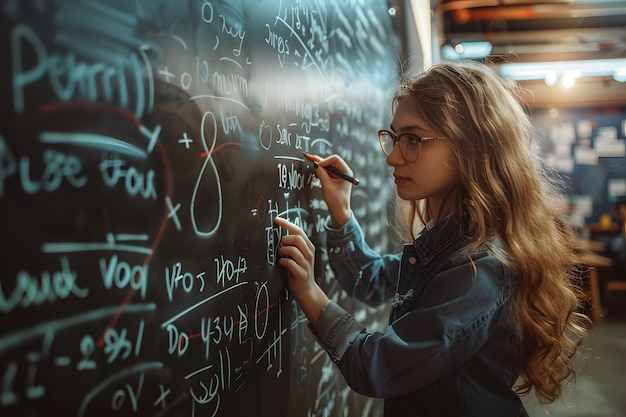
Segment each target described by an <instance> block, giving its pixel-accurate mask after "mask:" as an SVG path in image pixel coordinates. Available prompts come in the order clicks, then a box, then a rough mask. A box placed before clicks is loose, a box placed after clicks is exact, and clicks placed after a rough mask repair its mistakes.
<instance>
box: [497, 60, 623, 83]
mask: <svg viewBox="0 0 626 417" xmlns="http://www.w3.org/2000/svg"><path fill="white" fill-rule="evenodd" d="M499 72H500V75H502V76H503V77H504V78H509V79H511V80H515V81H531V80H546V84H547V83H548V81H547V80H548V79H551V80H552V79H554V76H555V75H556V77H557V78H562V77H563V76H564V75H565V74H567V73H574V74H576V78H582V77H613V78H615V80H616V81H620V82H626V59H624V58H620V59H593V60H586V61H557V62H523V63H518V64H502V65H501V66H500V69H499Z"/></svg>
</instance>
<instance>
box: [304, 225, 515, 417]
mask: <svg viewBox="0 0 626 417" xmlns="http://www.w3.org/2000/svg"><path fill="white" fill-rule="evenodd" d="M327 233H328V247H329V257H330V265H331V267H332V269H333V271H334V272H335V275H336V279H337V281H338V282H339V283H340V284H341V286H342V287H343V289H344V290H345V291H347V292H348V293H349V294H351V295H352V296H353V297H354V298H357V299H359V300H361V301H363V302H365V303H367V304H368V305H371V306H378V305H381V304H382V303H384V302H391V304H392V307H391V314H390V320H389V326H388V327H387V329H386V330H385V332H384V333H380V332H367V330H366V329H365V328H364V327H363V326H362V325H361V324H359V323H358V322H356V321H355V319H354V318H353V317H352V316H351V315H350V314H349V313H347V312H346V311H345V310H344V309H343V308H342V307H340V306H339V305H338V304H337V303H335V302H333V301H331V302H329V303H328V305H327V306H326V307H325V308H324V310H323V311H322V314H321V317H320V320H319V323H318V325H317V327H314V328H313V327H312V329H313V331H314V333H315V334H316V337H317V340H318V343H319V344H320V345H321V346H322V348H323V349H324V350H325V351H326V352H327V353H328V354H329V355H330V357H331V359H332V360H333V361H334V362H335V363H336V364H337V366H338V367H339V369H340V370H341V372H342V374H343V375H344V377H345V380H346V382H347V383H348V385H350V387H352V389H353V390H355V391H356V392H358V393H361V394H364V395H367V396H370V397H377V398H384V399H385V405H384V409H385V416H389V417H391V416H394V417H402V416H413V417H415V416H420V417H457V416H458V417H490V416H494V417H518V416H527V414H526V411H525V410H524V407H523V405H522V403H521V401H520V399H519V397H518V395H517V394H515V392H513V390H512V387H513V385H514V384H515V382H516V380H517V378H518V376H519V368H520V360H521V357H522V356H521V352H520V350H521V348H520V343H519V338H518V337H517V334H518V333H517V332H516V327H515V324H514V323H513V322H512V321H511V319H510V314H509V309H510V302H511V282H510V273H509V270H508V269H507V268H506V267H505V266H504V265H503V264H502V263H501V262H500V261H499V260H498V259H496V258H495V257H494V256H493V255H492V254H491V253H489V252H488V251H487V250H485V249H483V250H479V251H477V252H475V253H473V254H472V260H473V264H472V262H471V260H470V259H469V257H468V255H467V242H465V241H464V240H463V239H462V238H461V235H460V232H459V225H458V224H456V223H454V222H453V221H452V220H444V221H442V222H440V223H439V224H437V225H436V226H435V227H434V228H433V229H432V230H428V231H426V232H424V233H422V235H421V236H420V237H418V238H417V239H416V240H415V241H414V242H413V243H412V244H408V245H405V246H404V249H403V252H402V254H397V255H384V256H381V255H379V254H377V253H376V252H374V251H373V250H372V249H371V248H370V247H369V246H368V245H367V243H366V242H365V239H364V236H363V232H362V230H361V228H360V226H359V225H358V223H357V221H356V220H355V218H354V215H353V216H352V217H351V218H350V220H349V221H348V222H347V223H346V224H345V225H344V226H343V227H342V228H341V229H339V230H335V229H331V228H330V227H329V226H328V224H327ZM497 243H498V242H497V241H496V242H494V243H493V246H494V247H496V248H498V247H499V246H498V245H497Z"/></svg>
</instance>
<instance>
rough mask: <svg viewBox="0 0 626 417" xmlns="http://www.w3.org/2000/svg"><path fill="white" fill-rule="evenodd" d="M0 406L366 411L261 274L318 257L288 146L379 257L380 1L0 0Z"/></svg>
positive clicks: (93, 412)
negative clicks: (279, 256) (301, 242)
mask: <svg viewBox="0 0 626 417" xmlns="http://www.w3.org/2000/svg"><path fill="white" fill-rule="evenodd" d="M0 5H1V6H0V16H1V24H0V48H1V49H0V54H1V57H2V60H1V61H0V83H1V88H2V96H1V97H0V105H1V106H2V117H1V119H0V210H1V212H0V222H1V223H0V224H1V230H2V233H1V236H0V242H1V245H2V246H1V253H2V266H1V269H0V290H1V291H0V318H1V321H2V325H1V327H0V377H1V384H0V414H1V415H3V416H18V415H19V416H77V417H83V416H99V415H106V416H168V417H172V416H200V415H202V416H217V415H218V416H290V417H297V416H303V417H304V416H306V417H312V416H342V417H343V416H361V415H372V414H375V413H376V412H377V410H379V407H380V403H379V402H378V401H376V400H371V399H367V398H364V397H361V396H359V395H356V394H354V393H352V392H351V391H350V389H349V388H348V387H346V385H345V383H344V381H343V378H342V377H341V375H340V374H338V373H337V372H335V368H334V364H333V363H332V362H331V361H330V360H329V359H328V358H327V356H326V355H325V354H324V353H323V352H322V351H321V350H320V348H319V347H318V346H317V345H316V344H315V343H314V340H313V338H312V335H311V333H310V331H309V330H308V329H307V327H306V319H305V317H304V316H303V314H302V312H301V311H300V310H299V308H298V307H297V305H296V304H295V302H294V301H293V300H292V299H291V298H290V297H289V294H288V292H287V291H286V287H285V276H284V273H282V272H281V271H280V270H279V269H278V267H277V265H276V245H277V243H278V241H279V238H280V236H281V235H283V234H284V231H283V230H281V229H279V228H277V227H276V226H275V225H274V223H273V221H272V219H273V217H274V216H277V215H278V216H283V217H287V218H289V219H291V220H293V221H295V222H297V223H298V224H300V225H301V226H302V227H303V228H304V229H305V230H306V231H307V232H308V234H309V236H311V238H312V240H313V241H314V242H315V243H316V244H317V245H318V250H317V256H318V261H319V262H318V266H319V268H318V270H317V271H316V275H317V276H318V279H319V280H320V282H321V283H322V285H323V287H324V288H325V289H326V290H327V291H328V292H329V294H330V295H331V296H332V298H334V299H335V300H337V301H338V302H339V303H341V304H343V305H345V306H346V307H348V308H350V309H351V310H352V311H353V312H354V313H355V314H356V315H357V317H358V318H359V319H361V320H362V321H364V322H365V323H366V324H367V325H369V326H370V327H372V328H376V327H377V326H382V325H384V323H385V322H386V311H385V309H381V310H380V311H372V310H369V309H368V308H366V307H364V306H363V305H360V304H356V303H352V302H351V301H350V300H349V298H348V296H347V295H346V294H345V293H343V292H342V291H341V290H340V289H339V288H338V287H337V286H336V284H334V283H333V281H332V272H331V271H330V270H329V267H328V265H327V263H326V252H325V248H324V240H325V233H324V230H323V226H322V224H323V221H324V219H325V218H326V217H327V214H328V213H327V210H326V207H325V206H324V203H323V200H322V198H321V192H320V184H319V181H317V180H316V178H315V176H314V174H313V168H312V166H311V163H310V162H307V161H305V160H304V159H303V157H302V153H303V152H311V153H315V154H319V155H322V156H325V155H329V154H331V153H338V154H340V155H342V156H343V157H344V158H345V159H346V160H347V161H348V162H349V164H350V165H351V167H352V168H353V170H354V172H355V173H356V174H357V176H358V177H359V178H360V180H361V184H360V185H358V186H356V187H354V193H353V201H352V204H353V207H354V208H355V213H356V215H357V217H358V218H359V220H360V221H361V222H362V223H363V226H364V228H365V230H366V233H367V237H368V240H369V241H370V242H371V243H372V245H373V246H374V247H375V248H376V249H379V250H385V249H387V248H388V247H389V239H388V235H387V227H386V221H385V220H384V219H386V216H387V206H386V203H385V202H386V201H387V197H388V196H389V195H390V192H392V189H390V188H388V187H387V185H388V183H387V180H386V178H387V174H388V172H387V169H386V167H385V164H384V158H383V157H382V154H381V153H380V151H379V148H378V144H377V138H376V131H377V130H378V129H380V128H383V127H385V126H387V125H388V124H389V120H390V116H389V113H390V112H389V109H390V104H389V95H390V93H391V91H392V90H393V87H394V86H395V84H396V82H397V73H398V62H399V54H400V53H399V51H400V49H401V47H400V41H399V38H398V36H397V34H396V32H395V31H394V23H393V21H392V18H391V17H390V16H389V14H388V13H387V3H386V2H385V1H341V0H340V1H334V0H327V1H323V0H318V1H278V0H276V1H270V0H266V1H260V0H245V1H226V0H223V1H208V0H203V1H200V0H195V1H182V0H181V1H165V0H109V1H95V0H92V1H87V0H82V1H79V0H26V1H21V0H20V1H17V0H3V1H1V2H0Z"/></svg>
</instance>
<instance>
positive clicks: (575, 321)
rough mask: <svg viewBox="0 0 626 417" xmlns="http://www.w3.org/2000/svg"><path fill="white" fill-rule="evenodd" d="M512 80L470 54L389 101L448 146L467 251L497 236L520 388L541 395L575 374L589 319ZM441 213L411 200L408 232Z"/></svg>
mask: <svg viewBox="0 0 626 417" xmlns="http://www.w3.org/2000/svg"><path fill="white" fill-rule="evenodd" d="M521 91H522V90H521V88H520V87H519V85H518V84H517V83H513V82H511V81H508V80H505V79H503V78H501V77H499V76H498V75H497V74H496V73H495V72H494V71H493V70H491V69H490V68H488V67H487V66H485V65H483V64H479V63H475V62H454V63H452V62H443V63H440V64H437V65H433V66H432V67H430V68H429V69H428V70H427V71H425V72H424V73H422V74H420V75H419V76H418V77H417V78H415V79H407V78H404V79H403V82H402V83H401V84H400V87H399V88H398V90H397V92H396V95H395V97H394V103H395V104H396V105H397V103H398V102H400V101H402V103H403V104H407V105H409V106H411V108H412V109H414V110H415V111H416V112H417V113H418V114H420V115H421V116H422V117H423V118H424V119H425V120H426V121H427V122H428V123H429V125H430V127H431V128H432V129H433V131H434V132H437V134H439V135H445V136H447V137H448V138H449V142H450V144H451V146H452V148H453V150H454V152H455V155H456V159H457V161H458V166H459V171H460V184H459V187H458V189H457V190H455V192H453V193H451V194H450V196H449V201H448V202H447V203H448V204H446V205H447V206H448V207H450V206H452V207H453V213H454V214H453V215H454V216H457V217H458V220H459V222H460V224H461V225H462V227H463V233H464V234H465V235H466V236H467V238H468V239H469V240H470V241H471V242H473V244H472V245H471V248H470V251H473V250H475V249H477V248H479V247H481V246H487V247H489V241H490V239H491V238H493V237H497V238H499V239H500V240H501V241H502V242H503V243H504V246H505V248H506V255H505V257H504V258H503V257H502V254H495V255H496V256H498V257H499V258H500V259H501V260H502V261H503V262H504V263H505V264H506V265H508V266H509V267H510V268H511V270H512V272H513V274H512V275H513V279H514V283H513V286H514V295H513V311H514V314H515V315H516V318H517V320H516V321H517V323H518V325H519V329H518V330H519V335H520V340H521V343H522V346H521V351H522V354H523V357H524V361H523V364H522V369H521V377H522V383H521V384H520V385H519V386H517V387H516V391H517V392H518V394H520V395H526V394H528V393H529V392H530V391H531V390H532V389H534V391H535V394H536V396H537V398H538V399H539V401H540V402H542V403H544V404H546V403H551V402H554V401H555V400H556V399H557V398H558V397H560V396H561V389H562V383H563V381H564V380H566V379H568V378H570V377H571V378H573V377H575V372H574V369H573V366H572V362H571V360H572V358H573V356H574V355H575V353H576V351H577V350H578V347H579V345H580V343H581V342H582V341H583V339H584V337H585V334H586V332H587V328H588V326H589V320H588V318H587V317H586V316H585V315H583V314H581V313H580V311H581V309H580V308H581V304H582V302H583V300H582V294H581V291H580V289H579V288H578V286H577V283H576V280H573V279H572V275H573V273H574V272H575V271H576V265H577V258H576V253H575V250H574V248H573V246H574V245H573V242H574V240H573V239H574V238H573V235H572V233H571V230H570V229H569V228H568V227H567V226H566V225H565V223H564V222H563V221H561V219H560V216H561V214H560V211H559V210H558V208H557V206H556V203H555V199H554V196H555V194H556V193H559V192H560V191H561V187H560V184H559V182H558V181H557V177H555V176H554V175H549V172H548V171H547V170H545V169H544V167H543V165H542V163H541V160H540V158H539V157H538V155H537V154H536V153H535V152H533V150H532V148H531V142H532V139H533V129H532V125H531V123H530V120H529V116H528V114H527V112H526V111H525V108H524V106H523V100H522V94H521ZM438 217H439V214H438V213H432V212H431V210H430V206H429V204H428V201H427V200H426V201H422V202H412V203H411V208H410V210H408V219H407V221H408V230H414V227H415V224H416V222H420V221H421V223H425V222H426V221H428V220H430V219H432V218H435V219H437V218H438Z"/></svg>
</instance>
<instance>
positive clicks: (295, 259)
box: [274, 217, 328, 325]
mask: <svg viewBox="0 0 626 417" xmlns="http://www.w3.org/2000/svg"><path fill="white" fill-rule="evenodd" d="M274 221H275V222H276V224H277V225H278V226H280V227H282V228H284V229H286V230H287V231H289V233H290V234H289V235H286V236H283V237H282V238H281V239H280V245H279V247H278V255H279V259H278V264H279V265H280V266H283V267H285V268H286V269H287V276H288V278H289V281H288V285H289V289H290V290H291V292H292V293H293V295H294V296H295V298H296V300H297V301H298V304H300V307H301V308H302V310H303V311H304V314H305V315H306V316H307V318H308V319H309V321H310V322H311V324H313V325H317V322H318V320H319V316H320V314H321V312H322V310H323V308H324V307H325V306H326V304H327V303H328V297H327V296H326V294H325V293H324V292H323V291H322V289H321V288H320V287H319V285H317V282H315V275H314V273H315V246H314V245H313V243H312V242H311V240H310V239H309V237H308V236H307V235H306V234H305V233H304V230H302V229H301V228H300V227H298V226H297V225H295V224H293V223H291V222H290V221H289V220H286V219H282V218H280V217H276V218H275V219H274Z"/></svg>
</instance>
